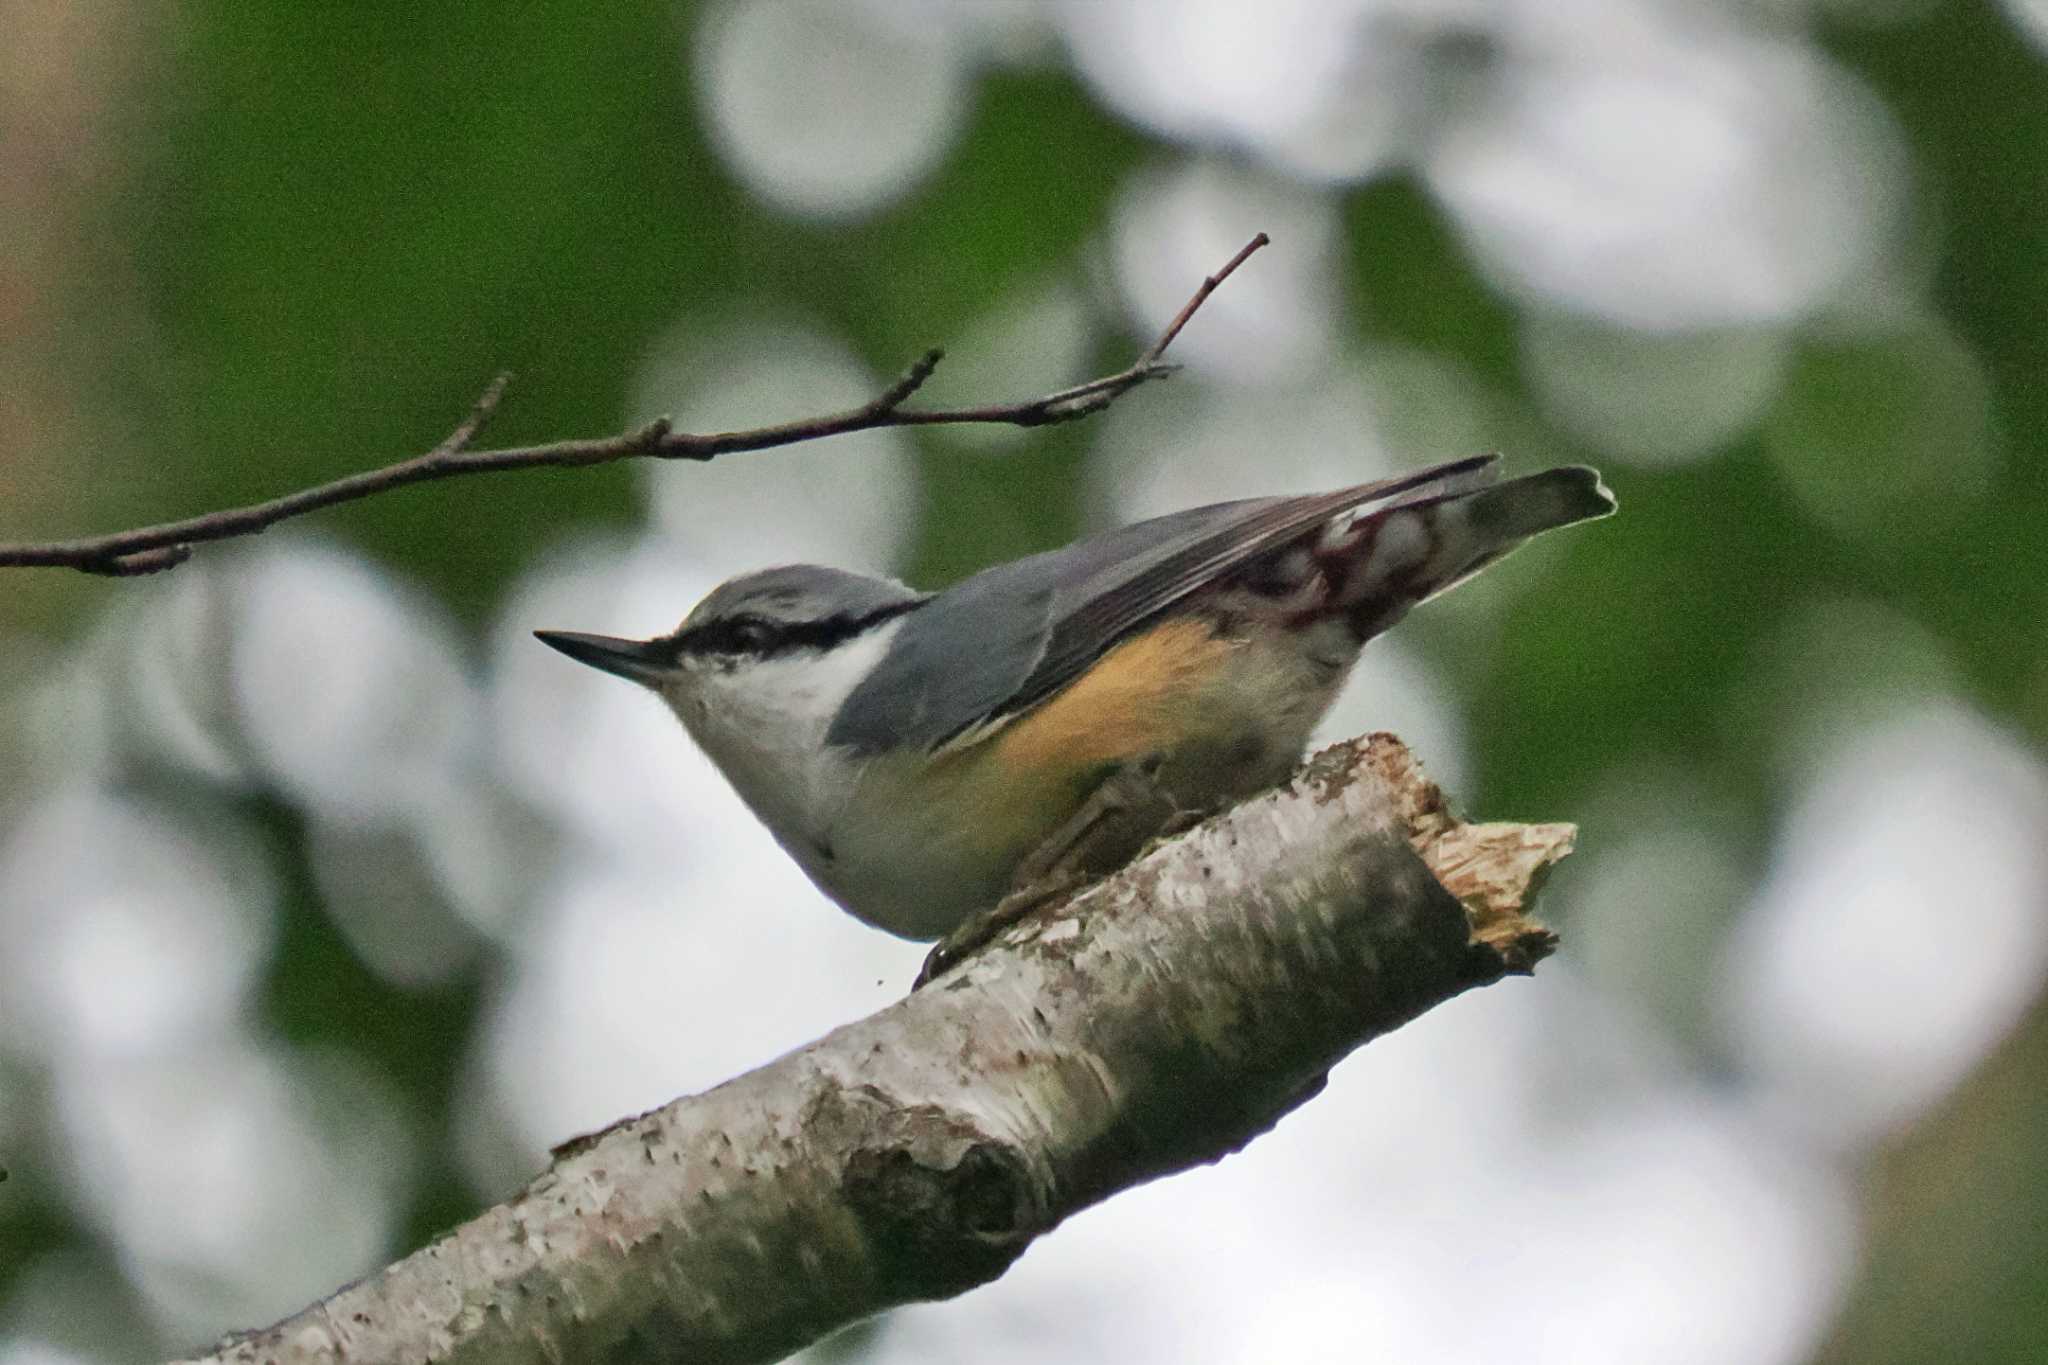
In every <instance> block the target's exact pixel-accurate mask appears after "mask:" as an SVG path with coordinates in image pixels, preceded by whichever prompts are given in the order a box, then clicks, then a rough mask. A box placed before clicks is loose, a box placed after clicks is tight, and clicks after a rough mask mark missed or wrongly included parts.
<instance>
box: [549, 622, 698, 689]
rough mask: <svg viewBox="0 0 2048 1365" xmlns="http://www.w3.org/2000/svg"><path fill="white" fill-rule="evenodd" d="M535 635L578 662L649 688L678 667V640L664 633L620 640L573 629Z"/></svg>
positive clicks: (550, 646)
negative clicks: (645, 637)
mask: <svg viewBox="0 0 2048 1365" xmlns="http://www.w3.org/2000/svg"><path fill="white" fill-rule="evenodd" d="M533 638H534V639H536V640H539V641H540V642H541V643H542V644H544V645H547V646H548V647H549V648H551V649H559V650H561V651H562V653H564V654H566V655H568V656H569V657H570V658H572V659H574V660H575V661H576V662H577V663H579V664H589V665H590V666H591V667H592V668H598V669H603V670H604V671H605V672H607V673H616V674H618V675H619V676H620V677H622V678H630V679H631V680H632V681H634V682H636V683H640V684H642V685H644V686H647V687H653V686H655V685H657V684H658V683H660V682H661V680H662V679H663V678H666V677H668V676H669V675H670V674H672V673H674V672H675V669H676V645H675V641H674V640H672V639H669V638H666V637H663V636H657V637H656V638H654V639H652V640H621V639H619V638H617V637H616V636H611V635H584V634H582V633H581V632H579V631H573V630H537V631H535V632H534V633H533Z"/></svg>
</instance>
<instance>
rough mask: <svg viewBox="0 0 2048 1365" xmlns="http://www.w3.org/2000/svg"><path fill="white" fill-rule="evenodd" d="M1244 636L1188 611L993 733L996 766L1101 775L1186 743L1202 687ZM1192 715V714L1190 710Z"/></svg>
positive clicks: (1222, 669) (1131, 642) (1013, 771)
mask: <svg viewBox="0 0 2048 1365" xmlns="http://www.w3.org/2000/svg"><path fill="white" fill-rule="evenodd" d="M1240 646H1241V642H1239V641H1234V640H1229V639H1224V638H1220V637H1218V636H1217V635H1216V634H1215V632H1214V631H1213V630H1211V629H1210V627H1209V624H1208V623H1207V622H1205V621H1201V620H1194V619H1189V618H1186V617H1182V618H1180V619H1177V620H1171V621H1167V622H1165V623H1163V624H1161V625H1159V626H1156V627H1154V628H1153V629H1151V630H1149V631H1146V632H1145V633H1144V634H1142V635H1138V636H1135V637H1133V638H1132V639H1129V640H1126V641H1124V643H1122V644H1120V645H1118V646H1117V647H1116V648H1115V649H1112V650H1111V651H1109V653H1107V654H1105V655H1103V656H1102V659H1101V661H1100V662H1099V663H1097V664H1096V665H1095V666H1094V667H1093V668H1091V669H1089V670H1088V671H1087V672H1085V673H1083V674H1082V675H1081V676H1080V677H1078V678H1076V679H1075V680H1074V681H1073V682H1072V683H1070V684H1068V685H1067V686H1066V687H1065V688H1063V689H1062V690H1061V691H1059V692H1058V693H1056V694H1054V695H1053V696H1052V697H1051V698H1049V699H1048V700H1046V701H1045V702H1043V703H1041V704H1040V705H1039V706H1037V707H1036V708H1035V709H1033V710H1031V711H1030V712H1028V713H1026V714H1025V715H1022V716H1019V717H1018V718H1017V719H1015V720H1013V721H1011V722H1010V723H1009V724H1008V725H1006V726H1004V727H1003V728H1002V729H1001V730H999V731H998V732H997V733H996V734H995V736H994V737H993V742H994V744H995V746H996V754H995V757H996V759H997V762H996V763H995V764H994V765H993V766H994V768H995V769H996V770H997V771H1000V772H1005V773H1011V774H1023V773H1062V774H1068V775H1071V776H1073V777H1076V778H1081V777H1087V776H1094V775H1099V773H1100V770H1101V769H1102V768H1103V767H1104V766H1107V765H1113V764H1117V763H1122V762H1124V761H1126V760H1128V759H1131V758H1135V757H1138V756H1140V755H1142V754H1146V753H1149V752H1153V751H1155V750H1168V751H1170V750H1173V749H1176V748H1179V747H1180V746H1181V745H1183V744H1184V743H1185V742H1186V740H1187V737H1188V732H1189V731H1190V730H1200V729H1201V728H1203V727H1202V724H1201V723H1200V721H1196V722H1195V723H1194V724H1190V721H1191V720H1194V718H1195V717H1198V716H1202V714H1203V709H1204V695H1203V694H1204V693H1205V692H1207V691H1208V690H1209V688H1210V687H1211V686H1212V685H1213V684H1214V682H1215V680H1216V678H1217V677H1218V675H1219V674H1221V673H1223V672H1225V671H1226V670H1225V666H1224V661H1225V659H1226V658H1227V657H1228V656H1229V655H1230V654H1231V653H1232V652H1234V651H1235V650H1237V649H1238V648H1239V647H1240ZM1191 713H1192V714H1191Z"/></svg>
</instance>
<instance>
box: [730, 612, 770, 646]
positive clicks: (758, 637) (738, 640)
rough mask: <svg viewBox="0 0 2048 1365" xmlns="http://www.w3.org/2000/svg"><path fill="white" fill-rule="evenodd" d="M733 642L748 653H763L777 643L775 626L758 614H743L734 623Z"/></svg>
mask: <svg viewBox="0 0 2048 1365" xmlns="http://www.w3.org/2000/svg"><path fill="white" fill-rule="evenodd" d="M732 642H733V645H734V647H735V648H736V649H738V650H740V651H741V652H743V653H747V654H763V653H766V652H767V650H768V646H770V645H772V644H774V643H775V628H774V627H773V626H771V625H769V624H768V623H767V622H766V621H763V620H761V619H760V618H759V617H756V616H742V617H740V618H739V619H738V620H737V621H734V622H733V623H732Z"/></svg>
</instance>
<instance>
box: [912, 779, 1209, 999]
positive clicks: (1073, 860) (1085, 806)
mask: <svg viewBox="0 0 2048 1365" xmlns="http://www.w3.org/2000/svg"><path fill="white" fill-rule="evenodd" d="M1200 818H1201V816H1200V815H1199V814H1196V813H1192V812H1188V811H1184V810H1182V809H1181V808H1180V805H1179V804H1178V803H1177V802H1176V801H1175V800H1174V798H1173V796H1172V795H1171V793H1169V792H1168V791H1167V790H1166V789H1165V788H1164V787H1162V786H1161V785H1160V783H1159V761H1158V760H1157V759H1156V758H1147V759H1141V760H1139V761H1136V762H1132V763H1126V764H1124V765H1123V766H1122V767H1120V768H1118V769H1117V770H1116V771H1115V772H1112V773H1111V774H1110V775H1109V776H1108V777H1107V778H1104V779H1103V781H1102V783H1101V785H1099V786H1098V787H1096V789H1095V790H1094V791H1093V792H1091V793H1090V794H1089V796H1088V799H1087V800H1086V801H1084V802H1082V804H1081V808H1080V809H1079V810H1077V811H1075V812H1074V814H1073V815H1072V816H1071V817H1069V818H1068V820H1067V822H1066V823H1065V824H1063V825H1061V826H1060V827H1059V828H1058V829H1057V830H1055V831H1053V833H1052V836H1051V837H1050V838H1048V839H1047V840H1046V841H1045V842H1044V843H1042V844H1040V845H1039V846H1038V847H1037V848H1036V849H1034V850H1033V851H1032V852H1031V853H1030V854H1029V855H1028V856H1027V857H1026V858H1025V859H1024V861H1023V862H1021V863H1019V864H1018V865H1017V872H1016V875H1015V876H1014V877H1013V878H1012V879H1011V883H1010V885H1011V891H1010V894H1009V895H1007V896H1005V897H1003V898H1002V900H1000V901H998V902H997V903H996V905H995V906H994V908H992V909H989V910H985V911H983V912H982V913H980V914H978V915H975V916H972V917H971V918H969V919H967V920H965V921H964V922H962V923H961V924H960V925H958V926H957V927H955V928H954V930H953V931H952V932H951V933H949V934H947V935H946V936H945V937H944V938H942V939H940V940H939V941H938V942H937V943H935V944H933V945H932V950H931V952H930V953H928V954H927V955H926V956H925V960H924V966H923V967H922V968H921V969H920V970H919V972H918V974H917V981H916V982H915V983H914V984H913V985H912V986H911V989H912V990H916V989H917V988H918V987H919V986H922V985H924V984H925V983H926V982H927V981H930V980H931V979H932V978H933V977H935V976H937V975H939V974H940V973H941V972H944V971H945V970H946V969H947V968H949V967H952V966H953V965H955V964H956V963H958V962H960V961H962V960H963V959H965V958H967V957H969V956H971V955H972V954H973V953H974V952H975V951H977V950H978V949H980V948H982V947H983V946H985V945H986V944H987V943H988V942H989V940H991V939H993V938H994V937H995V936H996V935H997V934H999V933H1001V932H1002V931H1003V930H1004V929H1007V928H1009V927H1010V926H1011V925H1013V924H1015V923H1017V922H1018V921H1019V920H1021V919H1023V918H1025V917H1026V916H1027V915H1029V914H1030V913H1031V912H1032V911H1034V910H1037V909H1039V908H1040V907H1042V906H1047V905H1051V904H1053V903H1055V902H1057V901H1064V900H1066V899H1067V898H1068V897H1070V896H1072V895H1073V894H1074V893H1075V892H1076V891H1079V890H1080V889H1081V888H1082V887H1084V886H1087V885H1088V884H1089V883H1091V882H1094V881H1096V880H1098V879H1099V878H1102V877H1105V876H1107V875H1109V874H1110V873H1112V872H1114V871H1116V870H1117V869H1118V868H1120V867H1122V866H1123V865H1124V864H1126V863H1128V862H1129V861H1130V860H1131V859H1132V858H1133V857H1135V856H1136V855H1137V853H1138V850H1139V849H1141V848H1143V847H1144V846H1145V845H1146V844H1147V843H1149V842H1150V841H1151V840H1153V839H1154V838H1156V837H1158V836H1160V835H1162V834H1171V833H1177V832H1178V831H1179V830H1182V829H1185V828H1187V827H1188V826H1189V825H1192V824H1194V823H1195V822H1196V821H1198V820H1199V819H1200Z"/></svg>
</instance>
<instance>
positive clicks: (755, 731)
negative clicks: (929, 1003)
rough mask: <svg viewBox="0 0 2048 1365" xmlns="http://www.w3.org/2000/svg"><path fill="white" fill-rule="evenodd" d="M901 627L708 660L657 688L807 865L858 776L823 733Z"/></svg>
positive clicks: (884, 626)
mask: <svg viewBox="0 0 2048 1365" xmlns="http://www.w3.org/2000/svg"><path fill="white" fill-rule="evenodd" d="M902 626H903V622H902V621H901V620H900V619H898V620H893V621H888V622H885V623H883V624H882V625H879V626H876V627H875V628H874V629H872V630H868V631H864V632H862V633H861V634H859V635H857V636H855V637H854V638H853V639H851V640H848V641H846V642H845V643H843V644H840V645H837V646H835V647H834V648H832V649H828V650H815V649H798V650H793V651H791V652H789V653H788V654H784V655H780V656H776V657H771V658H766V659H757V660H752V661H749V662H747V663H743V664H739V665H737V666H735V667H731V668H721V667H719V666H718V665H717V664H715V663H711V662H708V661H707V662H704V663H702V664H698V665H694V666H690V667H688V669H687V671H686V672H685V673H684V674H683V675H682V676H681V677H679V678H678V679H677V680H676V681H675V682H673V683H671V684H670V685H668V686H667V687H664V688H663V689H662V699H663V700H664V701H666V702H667V703H668V704H669V706H670V708H671V709H672V710H674V711H675V713H676V715H677V717H679V718H680V719H681V720H682V722H683V727H684V728H685V729H687V730H688V731H689V732H690V735H691V737H692V738H693V739H695V740H696V741H697V743H698V745H699V746H701V747H702V748H703V750H704V752H705V753H706V754H708V755H710V757H711V761H712V762H713V763H716V764H717V765H718V769H719V771H720V772H722V773H724V774H725V777H726V780H727V781H728V782H730V783H732V786H733V790H734V791H736V792H738V793H739V795H740V799H741V800H743V801H745V802H746V803H747V805H748V807H749V808H751V809H752V810H753V812H754V814H755V815H757V816H759V817H760V818H761V822H762V823H763V824H765V825H767V826H768V828H769V830H770V831H772V832H773V833H774V835H775V837H776V838H777V839H778V840H779V841H780V842H781V843H782V845H783V847H785V848H787V849H789V851H790V852H791V853H792V854H794V855H795V856H796V858H797V860H798V861H799V862H801V863H803V864H804V866H805V868H806V869H807V870H812V869H813V866H814V860H815V859H816V858H817V857H818V856H819V853H818V843H819V841H820V840H822V839H823V837H824V835H825V833H826V831H827V830H829V829H830V828H831V827H832V824H833V822H834V820H835V819H836V818H837V817H838V815H839V812H840V811H841V810H842V809H843V808H844V806H845V804H846V802H847V800H848V799H849V798H850V797H851V796H852V793H853V786H854V782H855V780H856V778H857V777H858V776H859V767H858V765H857V763H856V762H855V761H853V760H851V759H850V758H848V757H847V756H846V755H845V754H842V753H839V752H836V751H833V750H830V749H828V748H827V747H826V744H825V733H826V731H827V729H828V728H830V726H831V724H832V718H833V717H834V716H835V715H837V714H838V713H839V708H840V706H841V704H842V703H844V702H845V700H846V698H847V696H848V694H850V693H851V692H852V691H853V689H854V688H855V687H857V686H859V685H860V682H861V680H862V679H863V678H865V677H867V675H868V674H869V673H871V672H873V671H874V668H875V665H876V664H877V663H879V662H880V661H881V658H882V655H883V654H884V653H886V652H887V651H888V648H889V641H890V640H891V639H893V638H894V637H895V634H896V632H897V631H898V630H900V629H902Z"/></svg>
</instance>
